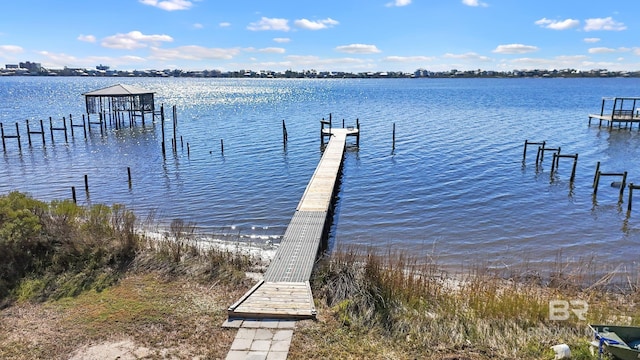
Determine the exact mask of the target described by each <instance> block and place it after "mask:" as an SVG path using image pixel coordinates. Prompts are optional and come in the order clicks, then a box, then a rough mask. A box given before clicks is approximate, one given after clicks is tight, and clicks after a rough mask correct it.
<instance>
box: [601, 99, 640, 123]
mask: <svg viewBox="0 0 640 360" xmlns="http://www.w3.org/2000/svg"><path fill="white" fill-rule="evenodd" d="M636 105H640V97H613V98H610V97H605V98H602V105H601V107H600V114H589V125H591V120H592V119H598V122H599V124H598V127H602V123H603V122H605V123H606V126H607V127H608V128H609V129H613V125H614V124H618V126H620V127H622V125H624V127H625V128H626V127H627V126H629V127H630V128H632V127H633V124H634V123H637V124H640V108H637V107H636Z"/></svg>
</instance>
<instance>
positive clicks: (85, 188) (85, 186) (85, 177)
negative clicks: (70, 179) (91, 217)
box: [84, 174, 89, 197]
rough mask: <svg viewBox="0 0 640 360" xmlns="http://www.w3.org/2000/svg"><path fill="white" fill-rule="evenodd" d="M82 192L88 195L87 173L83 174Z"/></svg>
mask: <svg viewBox="0 0 640 360" xmlns="http://www.w3.org/2000/svg"><path fill="white" fill-rule="evenodd" d="M84 192H85V193H87V197H89V176H88V175H87V174H84Z"/></svg>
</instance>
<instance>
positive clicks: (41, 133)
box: [40, 119, 45, 146]
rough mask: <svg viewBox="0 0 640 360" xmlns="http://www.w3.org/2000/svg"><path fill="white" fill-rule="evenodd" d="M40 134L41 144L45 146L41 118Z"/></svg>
mask: <svg viewBox="0 0 640 360" xmlns="http://www.w3.org/2000/svg"><path fill="white" fill-rule="evenodd" d="M40 135H42V146H45V141H44V139H45V136H44V125H43V124H42V119H40Z"/></svg>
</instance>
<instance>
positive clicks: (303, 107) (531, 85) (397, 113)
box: [0, 77, 640, 271]
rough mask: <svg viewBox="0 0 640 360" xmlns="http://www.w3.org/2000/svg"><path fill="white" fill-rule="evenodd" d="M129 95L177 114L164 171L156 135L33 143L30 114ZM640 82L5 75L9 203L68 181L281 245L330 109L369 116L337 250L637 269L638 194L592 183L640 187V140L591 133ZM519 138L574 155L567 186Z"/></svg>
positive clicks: (98, 197)
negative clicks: (90, 94)
mask: <svg viewBox="0 0 640 360" xmlns="http://www.w3.org/2000/svg"><path fill="white" fill-rule="evenodd" d="M118 82H120V83H126V84H134V85H137V86H141V87H144V88H147V89H150V90H153V91H155V92H156V102H157V104H160V103H164V104H166V106H168V107H170V106H173V105H176V106H177V108H178V129H177V132H178V136H182V137H183V139H184V148H182V147H179V148H178V151H177V152H176V153H175V154H173V153H172V152H171V150H169V151H168V152H167V158H166V160H165V159H163V157H162V151H161V143H160V126H159V125H160V124H159V122H157V123H156V124H155V125H149V124H147V126H146V127H144V128H143V127H141V126H137V127H135V128H133V129H129V128H126V129H122V130H119V131H115V130H109V131H108V133H107V134H106V136H104V137H101V136H100V135H99V131H93V132H92V133H91V135H90V136H89V138H88V139H87V140H85V139H84V138H83V137H82V136H78V132H79V131H78V130H77V129H76V137H75V138H72V139H71V138H70V141H69V143H68V144H65V143H64V137H63V136H62V134H56V142H55V144H51V141H50V138H49V135H48V134H47V144H46V147H44V148H43V146H42V144H41V142H40V141H39V140H34V145H33V147H29V146H28V145H27V141H26V133H25V131H26V129H25V126H24V120H25V119H30V120H39V119H47V121H46V122H45V123H46V124H47V125H46V126H45V127H46V128H48V117H49V116H51V117H53V118H54V119H61V118H62V116H68V115H69V114H73V116H74V118H79V117H80V116H81V114H82V113H83V112H84V99H83V97H82V96H81V94H82V93H84V92H87V91H91V90H95V89H99V88H103V87H107V86H110V85H113V84H115V83H118ZM639 85H640V80H638V79H468V80H466V79H397V80H395V79H385V80H373V79H372V80H275V79H265V80H257V79H224V80H214V79H152V78H135V79H114V78H108V79H106V78H41V77H33V78H32V77H5V78H0V122H2V123H3V124H4V126H5V130H6V131H7V132H11V133H12V132H14V131H15V130H14V129H15V125H14V123H15V122H20V124H21V125H20V126H21V132H22V136H23V143H22V145H23V148H22V151H19V150H18V147H17V144H16V142H15V140H13V139H8V140H7V146H8V149H7V151H6V152H2V153H1V154H0V176H1V179H2V180H0V193H6V192H8V191H11V190H20V191H24V192H28V193H31V194H32V195H34V196H35V197H37V198H40V199H43V200H52V199H63V198H70V197H71V191H70V188H71V186H75V187H76V189H78V190H77V192H78V199H79V202H80V203H82V204H86V203H89V202H91V203H109V204H110V203H122V204H125V205H126V206H127V207H128V208H131V209H133V210H134V211H135V212H136V213H138V215H139V216H140V217H144V216H146V214H148V213H149V212H151V211H156V212H157V218H158V220H160V221H161V222H165V223H168V222H170V221H171V220H172V219H176V218H180V219H183V220H185V221H191V222H195V223H196V224H197V225H198V226H200V227H202V228H203V229H205V231H208V232H211V233H229V232H235V233H240V234H242V235H247V236H253V235H255V236H259V237H262V236H271V235H273V236H278V235H282V234H283V233H284V230H285V228H286V226H287V225H288V222H289V220H290V218H291V216H292V215H293V212H294V210H295V207H296V205H297V203H298V201H299V199H300V197H301V196H302V193H303V192H304V189H305V186H306V184H307V182H308V180H309V179H310V177H311V175H312V174H313V171H314V169H315V167H316V165H317V162H318V160H319V159H320V156H321V152H320V144H319V128H320V125H319V120H320V119H321V118H322V117H325V118H326V117H328V115H329V113H330V112H331V113H333V116H334V121H337V122H338V123H341V122H342V121H341V120H342V119H345V123H346V125H354V124H355V119H356V118H359V119H360V123H361V127H362V137H361V143H360V149H359V151H357V152H356V151H349V152H348V153H347V154H346V159H345V165H344V173H343V178H342V185H341V189H340V193H339V201H338V203H337V209H336V216H335V219H334V226H333V229H332V239H331V241H332V244H333V245H334V246H335V245H336V244H339V245H349V244H359V245H368V246H375V247H379V248H382V249H387V248H390V249H395V250H399V251H406V252H409V253H411V254H416V255H419V256H423V257H424V258H425V259H431V260H436V261H437V262H438V263H440V264H443V265H453V266H470V265H477V264H488V265H490V266H495V267H504V268H509V267H515V266H518V265H519V264H522V263H523V262H526V263H530V264H531V266H539V267H540V268H545V267H549V266H550V265H551V264H554V263H555V262H556V259H557V257H559V256H560V257H561V258H562V259H563V260H566V261H578V260H580V259H585V258H590V257H592V256H595V257H596V259H597V260H598V261H600V262H606V263H608V264H610V265H611V266H613V267H615V266H617V265H622V266H624V269H626V270H627V271H635V270H637V267H638V264H637V259H638V258H639V255H640V246H638V243H639V242H640V199H638V200H636V201H637V205H636V209H634V211H633V212H632V213H631V214H630V215H628V214H627V212H626V207H627V204H626V202H627V192H625V197H624V203H622V204H618V199H617V197H618V189H615V188H612V187H610V186H609V183H610V182H611V181H612V179H603V183H601V187H600V190H599V192H598V196H597V199H595V200H594V198H593V197H592V192H593V190H592V188H591V184H592V181H593V175H594V171H595V166H596V162H598V161H600V162H601V163H602V165H601V170H602V171H606V172H622V171H628V172H629V181H631V182H636V183H640V163H639V161H638V159H640V132H638V131H637V129H636V130H633V131H629V130H614V131H611V132H610V131H608V130H605V129H598V127H597V125H596V126H591V127H589V126H588V125H587V124H588V114H589V113H595V112H598V111H599V109H600V100H601V98H602V97H603V96H638V95H639V94H638V86H639ZM168 113H170V111H169V112H168ZM283 119H284V120H285V121H286V125H287V130H288V133H289V143H288V145H287V147H286V149H285V148H283V144H282V127H281V124H282V120H283ZM393 123H395V124H396V149H395V151H393V152H392V126H393ZM94 130H97V129H96V128H95V127H94ZM168 134H169V132H168V133H167V140H168V139H169V136H170V135H168ZM34 139H35V138H34ZM220 139H224V155H223V154H221V151H220ZM525 139H528V140H530V141H542V140H546V141H547V144H548V146H550V147H557V146H560V147H562V152H563V153H567V154H574V153H578V154H579V160H578V167H577V173H576V179H575V182H574V184H573V185H571V184H570V183H569V177H570V173H571V166H572V161H571V160H569V159H563V161H562V162H561V164H560V171H559V172H558V174H557V175H556V176H554V177H551V176H550V168H551V156H548V157H547V158H546V159H545V161H544V163H543V166H542V167H541V168H538V169H536V166H535V155H536V152H535V150H536V149H535V147H530V151H529V153H528V156H527V160H526V162H525V163H524V164H523V162H522V150H523V144H524V140H525ZM168 142H169V141H168ZM187 142H188V143H189V144H190V149H191V152H190V156H187V149H186V143H187ZM0 151H1V150H0ZM549 155H550V154H549ZM127 167H131V169H132V177H133V187H132V188H131V189H129V187H128V183H127V173H126V168H127ZM84 174H87V175H88V177H89V183H90V194H89V198H87V197H86V196H85V194H84V190H83V189H84V180H83V176H84ZM616 180H617V179H616Z"/></svg>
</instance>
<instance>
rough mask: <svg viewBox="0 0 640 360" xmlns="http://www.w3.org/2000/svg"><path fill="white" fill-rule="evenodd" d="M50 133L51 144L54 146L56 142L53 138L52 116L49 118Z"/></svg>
mask: <svg viewBox="0 0 640 360" xmlns="http://www.w3.org/2000/svg"><path fill="white" fill-rule="evenodd" d="M49 132H50V133H51V143H52V144H53V143H54V142H55V140H54V138H53V119H52V118H51V116H49Z"/></svg>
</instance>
